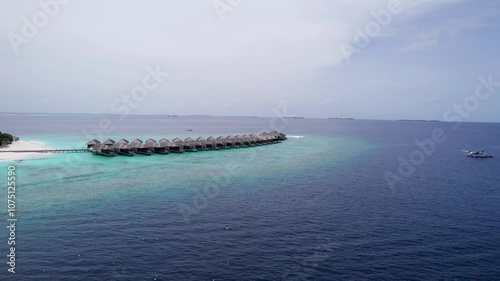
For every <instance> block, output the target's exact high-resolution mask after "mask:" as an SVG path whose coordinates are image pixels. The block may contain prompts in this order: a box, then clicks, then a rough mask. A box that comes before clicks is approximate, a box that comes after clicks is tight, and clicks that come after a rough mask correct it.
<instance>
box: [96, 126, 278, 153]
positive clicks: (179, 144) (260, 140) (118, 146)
mask: <svg viewBox="0 0 500 281" xmlns="http://www.w3.org/2000/svg"><path fill="white" fill-rule="evenodd" d="M283 140H286V135H285V134H282V133H278V132H276V131H271V132H265V133H262V134H259V135H254V134H250V135H235V136H225V137H224V136H220V137H218V138H215V137H209V138H207V139H205V138H202V137H199V138H197V139H196V140H194V139H192V138H187V139H185V140H181V139H179V138H175V139H173V140H172V141H169V140H168V139H165V138H163V139H161V140H159V141H156V140H154V139H148V140H147V141H145V142H143V141H142V140H140V139H135V140H133V141H131V142H129V141H128V140H126V139H121V140H119V141H117V142H115V141H114V140H112V139H108V140H106V141H104V142H102V143H101V142H100V141H99V140H96V139H93V140H91V141H89V142H88V143H87V148H88V149H89V150H90V151H92V153H94V154H96V155H104V156H116V155H126V156H134V155H135V154H143V155H152V154H154V153H156V154H169V153H183V152H196V151H204V150H220V149H230V148H239V147H252V146H259V145H266V144H274V143H279V142H281V141H283Z"/></svg>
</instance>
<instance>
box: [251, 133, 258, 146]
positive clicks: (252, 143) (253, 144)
mask: <svg viewBox="0 0 500 281" xmlns="http://www.w3.org/2000/svg"><path fill="white" fill-rule="evenodd" d="M258 140H259V137H258V136H256V135H254V134H250V135H248V141H249V142H250V146H256V145H260V144H259V143H257V141H258Z"/></svg>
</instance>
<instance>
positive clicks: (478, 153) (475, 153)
mask: <svg viewBox="0 0 500 281" xmlns="http://www.w3.org/2000/svg"><path fill="white" fill-rule="evenodd" d="M463 152H467V157H472V158H493V156H491V155H489V154H488V153H486V152H484V149H483V150H481V151H470V150H463Z"/></svg>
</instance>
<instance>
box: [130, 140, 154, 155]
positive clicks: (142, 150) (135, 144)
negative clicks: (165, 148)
mask: <svg viewBox="0 0 500 281" xmlns="http://www.w3.org/2000/svg"><path fill="white" fill-rule="evenodd" d="M128 147H129V148H130V150H132V151H133V152H134V153H138V154H142V155H148V156H149V155H152V154H153V152H152V151H151V150H150V149H149V147H147V146H146V145H145V144H144V143H143V142H142V140H140V139H135V140H133V141H132V142H131V143H129V144H128Z"/></svg>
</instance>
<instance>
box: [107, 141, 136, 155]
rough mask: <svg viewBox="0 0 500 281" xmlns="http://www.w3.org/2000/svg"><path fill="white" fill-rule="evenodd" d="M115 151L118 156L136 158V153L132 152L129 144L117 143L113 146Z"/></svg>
mask: <svg viewBox="0 0 500 281" xmlns="http://www.w3.org/2000/svg"><path fill="white" fill-rule="evenodd" d="M111 148H112V149H113V151H114V152H115V153H117V154H120V155H126V156H134V155H135V153H134V152H133V151H132V149H131V148H130V147H129V146H128V144H125V143H119V142H117V143H115V144H113V145H112V146H111Z"/></svg>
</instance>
